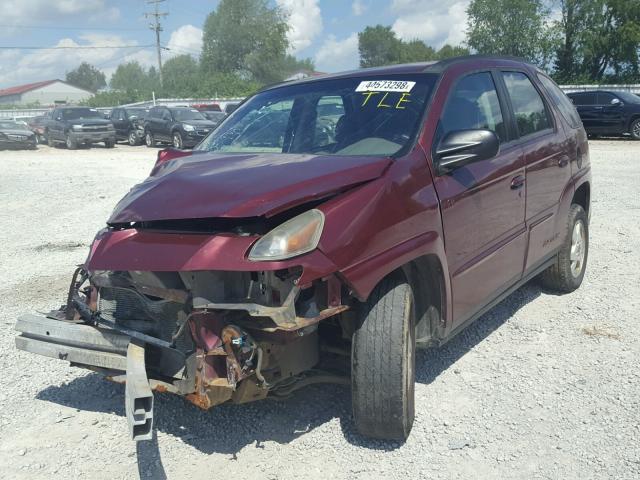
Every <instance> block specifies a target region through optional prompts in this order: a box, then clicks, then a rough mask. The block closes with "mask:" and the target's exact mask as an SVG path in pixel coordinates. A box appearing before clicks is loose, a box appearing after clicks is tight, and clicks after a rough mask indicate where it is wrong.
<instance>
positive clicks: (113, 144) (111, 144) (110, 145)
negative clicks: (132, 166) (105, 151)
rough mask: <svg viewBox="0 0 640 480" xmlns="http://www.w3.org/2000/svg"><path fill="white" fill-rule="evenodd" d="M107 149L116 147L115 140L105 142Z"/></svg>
mask: <svg viewBox="0 0 640 480" xmlns="http://www.w3.org/2000/svg"><path fill="white" fill-rule="evenodd" d="M104 146H105V148H113V147H115V146H116V142H115V140H105V141H104Z"/></svg>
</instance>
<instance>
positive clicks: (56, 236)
mask: <svg viewBox="0 0 640 480" xmlns="http://www.w3.org/2000/svg"><path fill="white" fill-rule="evenodd" d="M154 156H155V153H154V152H153V151H150V150H149V149H147V148H145V147H138V148H130V147H126V146H121V145H119V146H118V147H117V148H116V149H114V150H107V149H103V148H98V147H96V148H92V149H90V150H79V151H76V152H73V153H71V152H67V151H65V150H63V149H50V148H48V147H41V148H40V149H39V150H38V151H37V152H11V153H9V152H1V153H0V172H1V173H0V232H1V233H0V238H1V242H0V272H1V273H2V276H1V282H0V298H1V299H2V300H1V303H0V327H2V328H1V330H0V332H1V334H0V369H1V370H0V371H1V372H2V375H3V388H2V389H0V472H2V477H3V478H25V479H27V478H28V479H37V478H90V479H101V478H105V479H110V480H111V479H119V478H123V479H124V478H126V479H129V478H134V477H136V475H139V476H140V477H141V478H160V479H162V478H187V477H189V476H196V475H197V476H199V477H202V478H206V477H218V478H232V477H233V478H260V479H262V478H267V479H275V478H278V479H280V478H283V479H288V478H291V479H299V478H319V479H320V478H348V479H370V478H385V479H389V478H398V479H404V478H447V479H448V478H486V479H496V478H518V479H520V478H522V479H525V478H526V479H535V478H542V479H560V478H561V479H563V480H564V479H591V478H615V479H637V478H640V415H639V412H640V410H639V407H640V405H639V403H640V400H639V399H640V373H639V370H638V364H639V362H638V360H639V358H640V341H639V333H640V322H639V320H640V315H639V313H638V309H639V307H640V305H639V304H640V295H639V292H640V274H639V271H640V269H639V267H640V261H639V260H638V252H639V251H640V228H639V225H640V194H639V193H638V192H639V190H638V184H639V183H640V163H639V162H640V143H634V142H630V141H625V140H603V141H594V142H592V143H591V158H592V163H593V177H594V186H593V194H592V196H593V217H592V225H591V251H590V258H589V265H588V269H587V275H586V277H585V282H584V284H583V286H582V288H581V289H579V290H578V291H577V292H575V293H573V294H570V295H565V296H556V295H552V294H549V293H546V292H543V291H541V290H540V288H539V287H538V286H537V285H535V284H530V285H527V286H525V287H523V288H521V289H520V290H518V291H517V292H516V293H515V294H514V295H512V296H511V297H510V298H508V299H507V300H505V301H504V302H502V303H501V304H500V305H498V306H497V307H496V308H494V309H493V310H492V311H490V312H489V313H488V314H487V315H485V316H484V317H483V318H482V319H480V320H479V321H477V322H476V323H475V324H474V325H472V326H471V327H469V328H468V329H467V330H466V331H465V332H464V333H463V334H461V335H460V336H459V337H457V338H456V339H454V340H453V341H452V342H450V343H449V344H448V345H447V346H446V347H444V348H442V349H441V350H439V351H427V352H421V353H420V354H419V357H418V361H417V365H416V370H417V373H416V374H417V385H416V397H417V398H416V421H415V424H414V427H413V432H412V434H411V437H410V438H409V440H408V441H407V442H406V443H405V444H398V443H387V442H376V441H369V440H366V439H362V438H360V437H359V436H358V435H357V434H356V433H355V430H354V426H353V421H352V419H351V414H350V396H349V391H348V389H346V388H342V387H333V386H330V387H326V386H315V387H308V388H307V389H304V390H302V391H299V392H297V393H295V394H294V395H293V396H292V397H291V398H290V399H288V400H286V401H281V402H275V401H263V402H259V403H253V404H249V405H244V406H234V405H223V406H220V407H217V408H216V409H214V410H212V411H210V412H202V411H199V410H198V409H197V408H195V407H193V406H192V405H190V404H188V403H187V402H185V401H184V400H183V399H181V398H179V397H175V396H171V395H168V394H156V408H155V418H156V429H157V438H156V439H155V440H154V441H152V442H143V443H140V444H138V445H136V444H135V443H134V442H131V441H129V440H128V439H127V424H126V419H125V417H124V388H123V387H122V386H120V385H115V384H112V383H109V382H107V381H105V380H103V379H102V378H101V377H100V376H98V375H96V374H93V373H86V372H85V371H83V370H80V369H75V368H71V367H69V365H68V364H66V363H65V362H60V361H55V360H51V359H47V358H44V357H38V356H35V355H29V354H26V353H23V352H18V351H16V350H15V347H14V340H13V337H14V331H13V325H14V321H15V318H16V316H17V315H18V314H20V313H23V312H29V311H35V310H40V311H48V310H49V309H51V308H52V307H56V306H58V305H59V304H61V303H62V301H63V299H64V296H65V291H66V288H67V285H68V282H69V279H70V275H71V273H72V271H73V267H74V265H75V264H78V263H81V262H82V261H83V260H84V258H85V255H86V251H87V246H88V244H89V242H90V240H91V239H92V237H93V235H94V233H95V232H96V231H97V230H99V229H100V228H101V227H102V226H103V224H104V221H105V220H106V218H107V217H108V215H109V213H110V211H111V209H112V208H113V206H114V204H115V202H116V201H117V200H118V199H119V198H120V197H121V196H122V195H123V194H124V193H125V192H126V191H127V190H128V189H129V188H130V186H131V185H132V184H134V183H135V182H137V181H140V180H141V179H143V178H144V177H145V176H146V174H147V173H148V171H149V170H150V168H151V166H152V164H153V161H154Z"/></svg>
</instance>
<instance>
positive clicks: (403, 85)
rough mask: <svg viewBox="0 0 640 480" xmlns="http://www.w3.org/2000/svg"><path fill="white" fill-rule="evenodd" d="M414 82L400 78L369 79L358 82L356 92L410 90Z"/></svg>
mask: <svg viewBox="0 0 640 480" xmlns="http://www.w3.org/2000/svg"><path fill="white" fill-rule="evenodd" d="M415 84H416V82H406V81H402V80H369V81H364V82H360V85H358V87H357V88H356V92H410V91H411V89H412V88H413V86H414V85H415Z"/></svg>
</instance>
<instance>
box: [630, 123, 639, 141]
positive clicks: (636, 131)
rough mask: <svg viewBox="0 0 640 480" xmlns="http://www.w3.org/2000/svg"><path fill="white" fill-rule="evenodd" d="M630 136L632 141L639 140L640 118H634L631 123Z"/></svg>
mask: <svg viewBox="0 0 640 480" xmlns="http://www.w3.org/2000/svg"><path fill="white" fill-rule="evenodd" d="M630 130H631V136H632V137H633V138H634V140H640V118H636V119H635V120H634V121H633V122H631V129H630Z"/></svg>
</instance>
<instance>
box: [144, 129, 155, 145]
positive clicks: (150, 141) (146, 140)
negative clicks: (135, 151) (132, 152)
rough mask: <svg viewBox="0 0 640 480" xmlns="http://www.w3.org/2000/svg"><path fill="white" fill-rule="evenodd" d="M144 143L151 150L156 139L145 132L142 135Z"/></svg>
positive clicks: (151, 134)
mask: <svg viewBox="0 0 640 480" xmlns="http://www.w3.org/2000/svg"><path fill="white" fill-rule="evenodd" d="M144 143H145V144H146V145H147V147H149V148H152V147H155V146H156V139H155V138H153V133H151V132H147V133H145V134H144Z"/></svg>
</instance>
